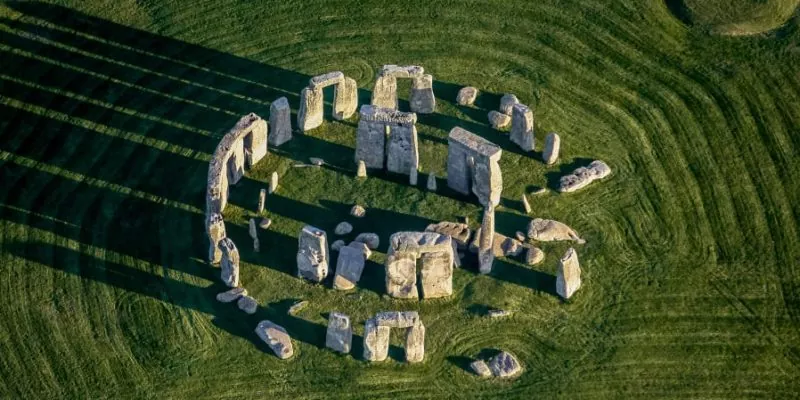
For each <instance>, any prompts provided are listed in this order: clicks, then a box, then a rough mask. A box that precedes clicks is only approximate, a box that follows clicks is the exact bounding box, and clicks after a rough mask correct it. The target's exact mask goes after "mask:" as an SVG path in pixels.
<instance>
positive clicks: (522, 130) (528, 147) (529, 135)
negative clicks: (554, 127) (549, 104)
mask: <svg viewBox="0 0 800 400" xmlns="http://www.w3.org/2000/svg"><path fill="white" fill-rule="evenodd" d="M533 129H534V126H533V111H531V109H530V108H528V106H526V105H524V104H515V105H514V107H513V108H512V113H511V141H512V142H514V143H516V144H517V145H518V146H519V147H520V148H521V149H522V150H523V151H533V148H534V132H533Z"/></svg>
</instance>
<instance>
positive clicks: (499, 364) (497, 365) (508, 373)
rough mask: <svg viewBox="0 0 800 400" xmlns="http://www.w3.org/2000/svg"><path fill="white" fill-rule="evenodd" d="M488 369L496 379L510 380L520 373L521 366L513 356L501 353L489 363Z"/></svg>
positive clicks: (504, 352) (505, 352)
mask: <svg viewBox="0 0 800 400" xmlns="http://www.w3.org/2000/svg"><path fill="white" fill-rule="evenodd" d="M489 369H490V370H491V371H492V375H494V376H496V377H498V378H511V377H514V376H516V375H519V374H520V373H521V372H522V365H520V363H519V361H517V358H516V357H514V355H513V354H511V353H509V352H507V351H501V352H500V353H499V354H497V355H496V356H494V357H492V359H491V361H489Z"/></svg>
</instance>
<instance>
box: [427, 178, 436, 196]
mask: <svg viewBox="0 0 800 400" xmlns="http://www.w3.org/2000/svg"><path fill="white" fill-rule="evenodd" d="M427 186H428V190H430V191H431V192H435V191H436V175H434V174H428V185H427Z"/></svg>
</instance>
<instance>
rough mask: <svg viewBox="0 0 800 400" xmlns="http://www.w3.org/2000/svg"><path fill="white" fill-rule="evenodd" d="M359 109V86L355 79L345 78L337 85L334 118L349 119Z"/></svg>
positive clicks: (334, 99)
mask: <svg viewBox="0 0 800 400" xmlns="http://www.w3.org/2000/svg"><path fill="white" fill-rule="evenodd" d="M357 108H358V84H357V83H356V81H355V80H354V79H353V78H344V80H343V81H342V82H341V83H339V84H338V85H336V91H335V92H334V97H333V118H335V119H337V120H344V119H348V118H350V117H352V116H353V114H354V113H355V112H356V109H357Z"/></svg>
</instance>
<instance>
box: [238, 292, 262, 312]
mask: <svg viewBox="0 0 800 400" xmlns="http://www.w3.org/2000/svg"><path fill="white" fill-rule="evenodd" d="M236 306H237V307H239V309H240V310H242V311H244V312H246V313H248V314H251V315H252V314H255V313H256V310H257V309H258V301H256V299H254V298H252V297H250V296H247V295H243V296H241V297H239V301H237V302H236Z"/></svg>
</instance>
